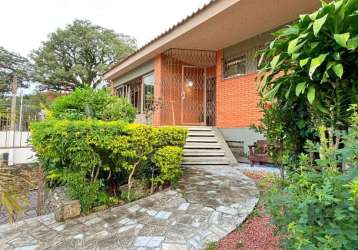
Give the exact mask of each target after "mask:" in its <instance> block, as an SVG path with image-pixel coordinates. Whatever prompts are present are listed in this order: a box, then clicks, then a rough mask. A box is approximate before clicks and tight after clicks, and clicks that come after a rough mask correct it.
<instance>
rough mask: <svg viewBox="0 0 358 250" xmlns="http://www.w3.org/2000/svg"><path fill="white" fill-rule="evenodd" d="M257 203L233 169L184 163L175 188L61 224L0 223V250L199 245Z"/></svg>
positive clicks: (45, 220) (46, 219)
mask: <svg viewBox="0 0 358 250" xmlns="http://www.w3.org/2000/svg"><path fill="white" fill-rule="evenodd" d="M257 201H258V191H257V188H256V186H255V184H254V183H253V182H252V181H251V180H250V179H249V178H247V177H246V176H244V175H242V174H241V172H240V171H239V170H237V169H235V168H231V167H219V168H218V167H214V166H213V167H211V166H205V167H202V166H190V167H187V168H185V171H184V176H183V178H182V180H180V182H179V183H178V187H177V188H176V189H174V190H165V191H162V192H160V193H156V194H154V195H152V196H150V197H147V198H144V199H141V200H138V201H135V202H133V203H129V204H126V205H123V206H119V207H114V208H110V209H108V210H106V211H103V212H100V213H94V214H91V215H89V216H86V217H79V218H77V219H73V220H67V221H65V222H61V223H57V222H55V220H54V217H53V214H52V215H45V216H41V217H37V218H33V219H28V220H24V221H21V222H18V223H15V225H8V224H6V225H2V226H0V235H1V239H0V245H1V247H0V249H7V248H9V249H15V246H18V247H30V248H29V249H31V247H35V249H45V248H49V249H89V250H92V249H108V250H112V249H129V250H131V249H143V250H144V249H146V250H149V249H150V250H155V249H158V250H159V249H162V250H169V249H170V250H184V249H203V248H205V245H206V244H207V243H208V242H212V241H217V240H219V239H220V238H222V237H224V236H225V235H227V234H228V233H230V232H231V231H232V230H234V229H235V228H236V226H237V225H239V224H241V223H242V222H243V221H244V219H245V218H246V217H247V215H248V214H249V213H250V212H251V211H252V209H253V208H254V206H255V204H256V203H257ZM24 235H25V236H26V235H28V236H29V235H31V236H29V237H25V236H24ZM32 237H33V238H32ZM4 246H6V247H4Z"/></svg>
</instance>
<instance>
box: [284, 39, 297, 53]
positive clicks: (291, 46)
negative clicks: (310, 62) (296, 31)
mask: <svg viewBox="0 0 358 250" xmlns="http://www.w3.org/2000/svg"><path fill="white" fill-rule="evenodd" d="M298 42H299V39H298V38H296V39H293V40H292V41H290V42H289V44H288V48H287V53H288V54H290V55H292V54H293V53H295V52H296V51H297V45H298Z"/></svg>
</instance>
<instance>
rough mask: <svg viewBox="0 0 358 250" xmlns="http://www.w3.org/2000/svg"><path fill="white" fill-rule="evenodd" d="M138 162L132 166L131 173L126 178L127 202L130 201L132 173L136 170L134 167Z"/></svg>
mask: <svg viewBox="0 0 358 250" xmlns="http://www.w3.org/2000/svg"><path fill="white" fill-rule="evenodd" d="M138 163H139V162H136V163H135V164H134V165H133V169H132V171H131V173H130V174H129V177H128V194H127V199H128V201H130V200H131V189H132V177H133V175H134V172H135V170H136V167H137V165H138Z"/></svg>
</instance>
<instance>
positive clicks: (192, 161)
mask: <svg viewBox="0 0 358 250" xmlns="http://www.w3.org/2000/svg"><path fill="white" fill-rule="evenodd" d="M182 164H183V165H229V164H230V162H229V160H228V159H227V158H226V157H184V159H183V163H182Z"/></svg>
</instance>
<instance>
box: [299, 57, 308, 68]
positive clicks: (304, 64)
mask: <svg viewBox="0 0 358 250" xmlns="http://www.w3.org/2000/svg"><path fill="white" fill-rule="evenodd" d="M309 60H310V58H305V59H302V60H300V66H301V67H302V68H303V67H304V66H306V64H307V63H308V62H309Z"/></svg>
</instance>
